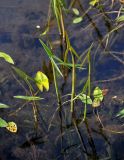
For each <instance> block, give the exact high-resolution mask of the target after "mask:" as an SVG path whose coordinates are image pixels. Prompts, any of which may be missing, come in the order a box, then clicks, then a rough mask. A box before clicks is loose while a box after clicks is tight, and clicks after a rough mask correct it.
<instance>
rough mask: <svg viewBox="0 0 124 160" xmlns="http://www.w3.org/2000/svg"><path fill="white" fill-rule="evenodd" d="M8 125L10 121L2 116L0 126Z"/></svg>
mask: <svg viewBox="0 0 124 160" xmlns="http://www.w3.org/2000/svg"><path fill="white" fill-rule="evenodd" d="M7 126H8V123H7V122H6V121H5V120H4V119H2V118H0V127H7Z"/></svg>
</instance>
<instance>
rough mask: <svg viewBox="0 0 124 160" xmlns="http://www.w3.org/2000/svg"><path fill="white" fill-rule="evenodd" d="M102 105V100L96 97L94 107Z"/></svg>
mask: <svg viewBox="0 0 124 160" xmlns="http://www.w3.org/2000/svg"><path fill="white" fill-rule="evenodd" d="M99 106H100V100H99V99H94V100H93V103H92V107H94V108H96V107H99Z"/></svg>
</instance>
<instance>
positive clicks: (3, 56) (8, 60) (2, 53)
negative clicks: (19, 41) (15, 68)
mask: <svg viewBox="0 0 124 160" xmlns="http://www.w3.org/2000/svg"><path fill="white" fill-rule="evenodd" d="M0 58H4V60H5V61H6V62H9V63H11V64H14V61H13V59H12V58H11V57H10V56H9V55H8V54H6V53H4V52H0Z"/></svg>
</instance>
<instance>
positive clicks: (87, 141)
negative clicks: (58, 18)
mask: <svg viewBox="0 0 124 160" xmlns="http://www.w3.org/2000/svg"><path fill="white" fill-rule="evenodd" d="M68 3H69V1H68ZM88 4H89V3H86V1H85V0H84V1H82V2H81V4H80V12H81V13H84V11H86V10H87V8H88ZM110 5H111V1H109V0H107V1H105V3H104V10H100V9H95V8H94V10H93V11H92V12H91V11H89V12H88V13H87V14H86V15H85V17H84V20H83V21H82V22H81V23H79V24H73V23H72V20H73V16H74V15H72V14H70V16H67V19H65V22H66V26H67V31H68V34H69V38H70V41H71V44H72V46H73V47H74V48H75V50H76V51H77V53H79V55H81V57H82V61H83V57H84V55H86V51H87V49H88V48H89V46H90V45H91V43H92V42H93V43H94V44H93V45H94V47H93V49H92V52H91V65H92V68H91V86H92V87H91V89H92V90H93V88H94V87H96V86H99V87H100V88H103V89H106V88H107V89H108V90H109V91H108V93H107V95H106V96H105V98H104V101H103V103H102V104H101V107H99V108H98V113H99V117H100V119H98V117H96V115H95V113H94V112H93V109H92V107H90V106H87V107H88V110H87V120H86V121H85V122H83V121H82V119H83V111H84V105H83V104H82V103H81V102H78V101H77V102H76V103H75V113H76V118H75V122H76V124H75V126H74V125H73V123H71V122H70V119H69V117H70V103H65V105H63V107H62V110H61V111H58V110H57V107H58V105H57V99H56V94H55V89H54V83H53V75H52V70H51V65H50V64H49V60H48V57H47V56H46V54H45V51H44V49H43V48H42V46H41V44H40V42H39V40H38V38H39V35H40V33H41V32H42V31H44V27H45V24H46V19H47V14H48V7H49V0H46V1H42V0H26V1H25V0H16V1H15V0H11V1H10V0H1V1H0V22H1V23H0V51H3V52H5V53H8V54H9V55H11V57H12V58H13V59H14V61H15V65H16V66H17V67H19V68H20V69H22V70H24V71H25V72H26V73H28V74H29V75H30V76H32V77H33V76H34V75H35V73H36V72H37V71H38V70H42V71H43V72H45V73H46V74H48V75H49V78H50V90H49V91H48V92H43V93H41V94H39V95H40V96H41V97H43V98H44V100H42V101H39V103H38V128H37V129H36V128H35V127H34V115H33V109H32V104H31V103H27V104H26V105H25V106H24V107H23V105H24V101H21V100H17V99H14V98H13V96H15V95H25V90H24V89H23V87H22V86H21V85H20V81H19V80H17V79H18V76H17V75H16V74H15V73H13V72H12V69H11V67H10V64H7V63H6V62H5V61H4V60H0V102H1V103H5V104H8V105H10V106H11V108H9V109H1V110H0V117H2V118H4V119H6V120H7V121H14V122H16V124H17V126H18V132H17V133H16V134H13V133H10V132H8V131H7V130H6V129H4V128H0V160H24V159H27V160H42V159H43V160H85V159H86V160H87V159H88V160H123V159H124V151H123V150H124V149H123V146H124V127H123V118H122V119H120V118H117V117H116V114H117V113H118V112H119V111H120V110H121V109H123V106H124V85H123V79H124V72H123V70H124V27H121V29H118V30H117V31H115V32H113V33H112V34H111V35H110V36H109V41H108V45H107V47H106V50H105V41H103V40H104V38H105V36H106V35H107V33H109V32H110V31H111V30H112V29H113V28H114V26H115V24H116V23H115V21H114V19H115V18H116V17H117V13H116V12H115V14H107V13H105V12H110V11H118V10H119V9H120V3H119V2H118V1H116V2H114V6H113V8H111V7H110ZM75 7H77V8H79V6H78V5H76V6H75ZM95 15H96V16H95ZM37 25H40V26H41V30H38V29H36V26H37ZM59 37H60V36H59V34H58V31H57V27H56V26H55V25H54V22H53V26H52V30H51V32H50V33H49V37H47V38H44V37H43V40H44V41H46V40H49V41H50V42H53V41H54V42H55V43H56V42H59ZM53 44H54V43H53ZM54 47H55V51H57V53H58V55H60V54H61V46H54ZM85 67H86V68H87V64H86V65H85ZM76 74H77V76H76V78H77V79H76V94H77V93H79V92H80V91H81V90H82V88H83V86H84V82H85V81H86V78H87V69H85V70H81V71H80V70H76ZM21 83H22V84H23V85H24V83H23V82H22V81H21ZM58 87H59V90H60V91H61V95H62V103H63V102H65V101H67V100H69V99H70V96H65V95H66V94H70V93H71V72H69V73H68V77H67V79H66V81H64V80H63V79H62V78H61V77H58ZM113 97H116V98H113ZM20 107H22V109H21V110H20V111H19V112H18V113H15V112H16V111H17V109H18V108H20ZM12 113H14V114H12ZM100 120H101V122H102V124H103V125H104V128H102V127H101V123H100ZM117 132H118V133H117ZM122 132H123V133H122Z"/></svg>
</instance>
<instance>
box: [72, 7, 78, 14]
mask: <svg viewBox="0 0 124 160" xmlns="http://www.w3.org/2000/svg"><path fill="white" fill-rule="evenodd" d="M72 11H73V12H74V14H75V15H76V16H78V15H79V10H78V9H77V8H72Z"/></svg>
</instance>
